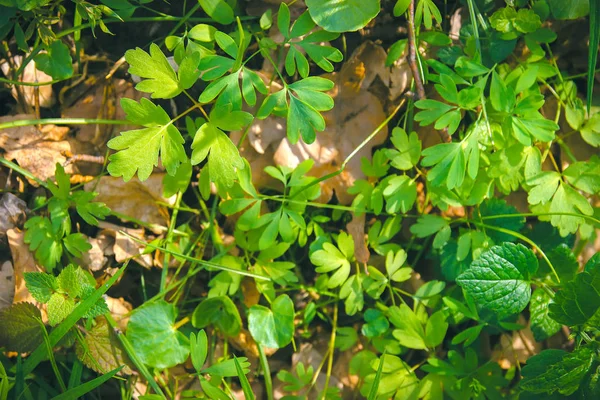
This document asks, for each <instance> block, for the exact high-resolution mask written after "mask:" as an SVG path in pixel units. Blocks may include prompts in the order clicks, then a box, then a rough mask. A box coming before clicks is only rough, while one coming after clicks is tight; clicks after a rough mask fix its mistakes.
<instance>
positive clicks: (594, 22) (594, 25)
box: [587, 0, 600, 114]
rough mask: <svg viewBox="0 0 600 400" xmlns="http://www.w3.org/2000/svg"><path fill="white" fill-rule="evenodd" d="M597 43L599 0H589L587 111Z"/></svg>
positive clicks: (598, 43)
mask: <svg viewBox="0 0 600 400" xmlns="http://www.w3.org/2000/svg"><path fill="white" fill-rule="evenodd" d="M598 45H600V0H590V48H589V53H588V73H587V112H588V114H589V113H590V108H591V107H592V97H593V95H594V75H595V72H596V63H597V62H598Z"/></svg>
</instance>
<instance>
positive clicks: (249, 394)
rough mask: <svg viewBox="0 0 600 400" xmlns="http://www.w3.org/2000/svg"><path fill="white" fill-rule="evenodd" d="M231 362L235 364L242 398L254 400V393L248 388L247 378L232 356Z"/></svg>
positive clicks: (235, 358)
mask: <svg viewBox="0 0 600 400" xmlns="http://www.w3.org/2000/svg"><path fill="white" fill-rule="evenodd" d="M233 362H234V363H235V370H236V371H237V376H238V378H240V385H241V386H242V391H243V392H244V397H245V398H246V400H255V399H256V397H255V396H254V392H252V387H251V386H250V382H248V377H247V376H246V374H244V371H243V370H242V366H241V365H240V362H239V361H238V359H237V357H236V356H235V355H234V356H233Z"/></svg>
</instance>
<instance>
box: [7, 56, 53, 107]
mask: <svg viewBox="0 0 600 400" xmlns="http://www.w3.org/2000/svg"><path fill="white" fill-rule="evenodd" d="M22 62H23V56H20V55H18V56H14V57H13V58H11V62H10V63H9V62H8V61H4V62H3V63H2V64H0V69H2V73H3V74H4V75H5V76H10V75H11V74H10V71H11V70H16V69H18V68H19V67H20V66H21V63H22ZM11 64H12V66H11ZM18 80H19V82H25V83H33V82H38V83H39V82H50V81H52V77H51V76H49V75H46V74H45V73H44V72H42V71H40V70H38V69H37V68H36V67H35V63H34V62H30V63H29V64H27V66H25V68H24V69H23V73H22V74H21V76H19V77H18ZM38 89H39V102H40V107H45V108H49V107H52V106H53V105H54V103H55V98H54V94H53V93H52V85H43V86H38ZM17 91H20V92H21V95H22V100H23V101H24V102H25V105H27V106H30V107H33V106H34V105H35V86H16V85H13V87H12V89H11V90H10V93H11V94H12V96H13V97H14V98H15V100H17V102H20V100H19V97H20V96H19V93H18V92H17ZM23 111H26V110H23Z"/></svg>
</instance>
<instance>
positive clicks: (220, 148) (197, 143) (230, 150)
mask: <svg viewBox="0 0 600 400" xmlns="http://www.w3.org/2000/svg"><path fill="white" fill-rule="evenodd" d="M240 112H241V111H240ZM230 116H231V117H235V115H234V114H233V113H232V114H230ZM207 156H208V168H209V173H210V180H211V181H212V182H215V183H216V184H217V185H220V186H221V187H231V186H233V182H234V180H235V178H236V177H237V175H236V170H240V169H243V168H244V161H243V159H242V157H240V153H239V151H238V149H237V147H236V146H235V145H234V144H233V143H232V142H231V139H229V137H228V136H227V135H226V134H225V132H223V131H222V130H221V129H219V127H218V126H217V125H216V124H215V123H213V122H207V123H205V124H203V125H202V126H201V127H200V128H198V131H197V132H196V135H195V136H194V141H193V143H192V165H196V164H199V163H200V162H202V161H203V160H204V159H205V158H206V157H207Z"/></svg>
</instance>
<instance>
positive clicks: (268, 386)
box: [257, 344, 273, 400]
mask: <svg viewBox="0 0 600 400" xmlns="http://www.w3.org/2000/svg"><path fill="white" fill-rule="evenodd" d="M257 347H258V354H259V357H260V366H261V367H262V369H263V374H264V376H265V391H266V392H267V399H268V400H273V381H272V380H271V370H270V369H269V361H268V360H267V355H266V354H265V351H264V350H263V348H262V345H260V344H259V345H258V346H257Z"/></svg>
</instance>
